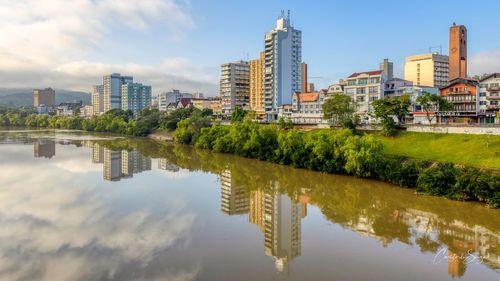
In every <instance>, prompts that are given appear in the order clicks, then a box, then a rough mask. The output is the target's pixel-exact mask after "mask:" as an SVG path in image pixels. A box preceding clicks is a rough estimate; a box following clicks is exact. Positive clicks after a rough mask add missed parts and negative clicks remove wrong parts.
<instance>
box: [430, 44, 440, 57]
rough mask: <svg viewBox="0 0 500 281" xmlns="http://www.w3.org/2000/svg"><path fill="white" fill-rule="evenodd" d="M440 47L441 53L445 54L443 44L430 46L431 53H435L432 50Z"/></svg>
mask: <svg viewBox="0 0 500 281" xmlns="http://www.w3.org/2000/svg"><path fill="white" fill-rule="evenodd" d="M438 48H439V54H440V55H442V54H443V45H439V46H430V47H429V53H433V52H432V50H435V49H438Z"/></svg>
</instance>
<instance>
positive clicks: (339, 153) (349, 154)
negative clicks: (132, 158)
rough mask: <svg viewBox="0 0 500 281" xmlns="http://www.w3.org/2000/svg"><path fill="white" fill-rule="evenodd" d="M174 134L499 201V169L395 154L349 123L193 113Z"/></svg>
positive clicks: (252, 154)
mask: <svg viewBox="0 0 500 281" xmlns="http://www.w3.org/2000/svg"><path fill="white" fill-rule="evenodd" d="M174 140H175V141H176V142H178V143H183V144H192V145H195V146H196V147H198V148H202V149H207V150H210V151H213V152H221V153H232V154H236V155H239V156H243V157H248V158H254V159H259V160H263V161H269V162H272V163H277V164H282V165H290V166H292V167H296V168H304V169H310V170H314V171H320V172H325V173H334V174H346V175H352V176H356V177H361V178H371V179H377V180H382V181H386V182H390V183H393V184H396V185H399V186H402V187H408V188H416V190H417V192H419V193H422V194H428V195H439V196H446V197H448V198H450V199H454V200H467V201H481V202H485V203H487V204H489V205H491V206H493V207H497V208H498V207H500V175H499V174H498V173H497V172H494V171H486V170H480V169H477V168H472V167H458V166H456V165H454V164H452V163H432V162H427V161H418V160H413V159H408V158H403V157H390V156H387V155H386V154H385V153H384V148H383V145H382V143H381V142H380V140H378V139H376V138H375V137H374V136H373V135H370V134H364V135H358V134H356V133H355V132H354V131H353V130H350V129H341V130H335V129H330V130H316V131H312V132H302V131H299V130H297V129H288V128H286V127H280V126H278V125H275V124H273V125H260V124H257V123H255V122H252V121H250V120H244V121H236V122H234V123H233V124H231V125H212V126H211V125H210V124H209V122H207V120H204V119H203V117H201V116H196V115H193V116H191V117H189V118H186V119H184V120H183V121H181V122H180V123H179V124H178V129H177V130H176V131H175V132H174Z"/></svg>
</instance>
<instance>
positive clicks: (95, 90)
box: [90, 85, 104, 115]
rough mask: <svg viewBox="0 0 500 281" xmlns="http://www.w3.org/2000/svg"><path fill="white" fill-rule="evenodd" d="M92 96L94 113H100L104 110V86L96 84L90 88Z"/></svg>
mask: <svg viewBox="0 0 500 281" xmlns="http://www.w3.org/2000/svg"><path fill="white" fill-rule="evenodd" d="M90 98H91V102H92V107H93V110H94V115H100V114H101V113H103V112H104V86H103V85H94V86H92V89H91V90H90Z"/></svg>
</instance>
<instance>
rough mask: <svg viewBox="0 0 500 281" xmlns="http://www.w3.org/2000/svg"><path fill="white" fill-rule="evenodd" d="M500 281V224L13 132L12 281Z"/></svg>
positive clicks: (278, 170)
mask: <svg viewBox="0 0 500 281" xmlns="http://www.w3.org/2000/svg"><path fill="white" fill-rule="evenodd" d="M456 279H459V280H474V281H479V280H486V281H489V280H492V281H493V280H500V210H494V209H488V208H487V207H485V206H484V205H482V204H479V203H465V202H454V201H450V200H447V199H444V198H438V197H429V196H418V195H416V194H415V193H414V190H409V189H404V188H400V187H396V186H392V185H389V184H385V183H381V182H377V181H372V180H364V179H357V178H354V177H348V176H338V175H326V174H322V173H318V172H312V171H306V170H300V169H293V168H290V167H286V166H280V165H275V164H270V163H266V162H261V161H257V160H252V159H245V158H240V157H237V156H234V155H224V154H214V153H209V152H206V151H203V150H197V149H194V148H192V147H188V146H176V145H171V144H170V145H169V144H163V145H160V144H157V143H155V142H153V141H151V140H148V139H132V138H119V137H111V138H110V137H109V136H100V135H88V134H82V133H77V132H51V131H46V132H30V131H10V132H6V131H3V132H0V280H175V281H180V280H381V281H387V280H398V281H399V280H456Z"/></svg>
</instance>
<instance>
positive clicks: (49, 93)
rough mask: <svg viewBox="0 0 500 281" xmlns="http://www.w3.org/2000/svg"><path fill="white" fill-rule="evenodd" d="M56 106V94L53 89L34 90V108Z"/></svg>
mask: <svg viewBox="0 0 500 281" xmlns="http://www.w3.org/2000/svg"><path fill="white" fill-rule="evenodd" d="M55 104H56V92H55V91H54V90H53V89H52V88H45V89H35V90H33V106H34V107H38V106H41V105H45V106H49V107H54V106H55Z"/></svg>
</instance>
